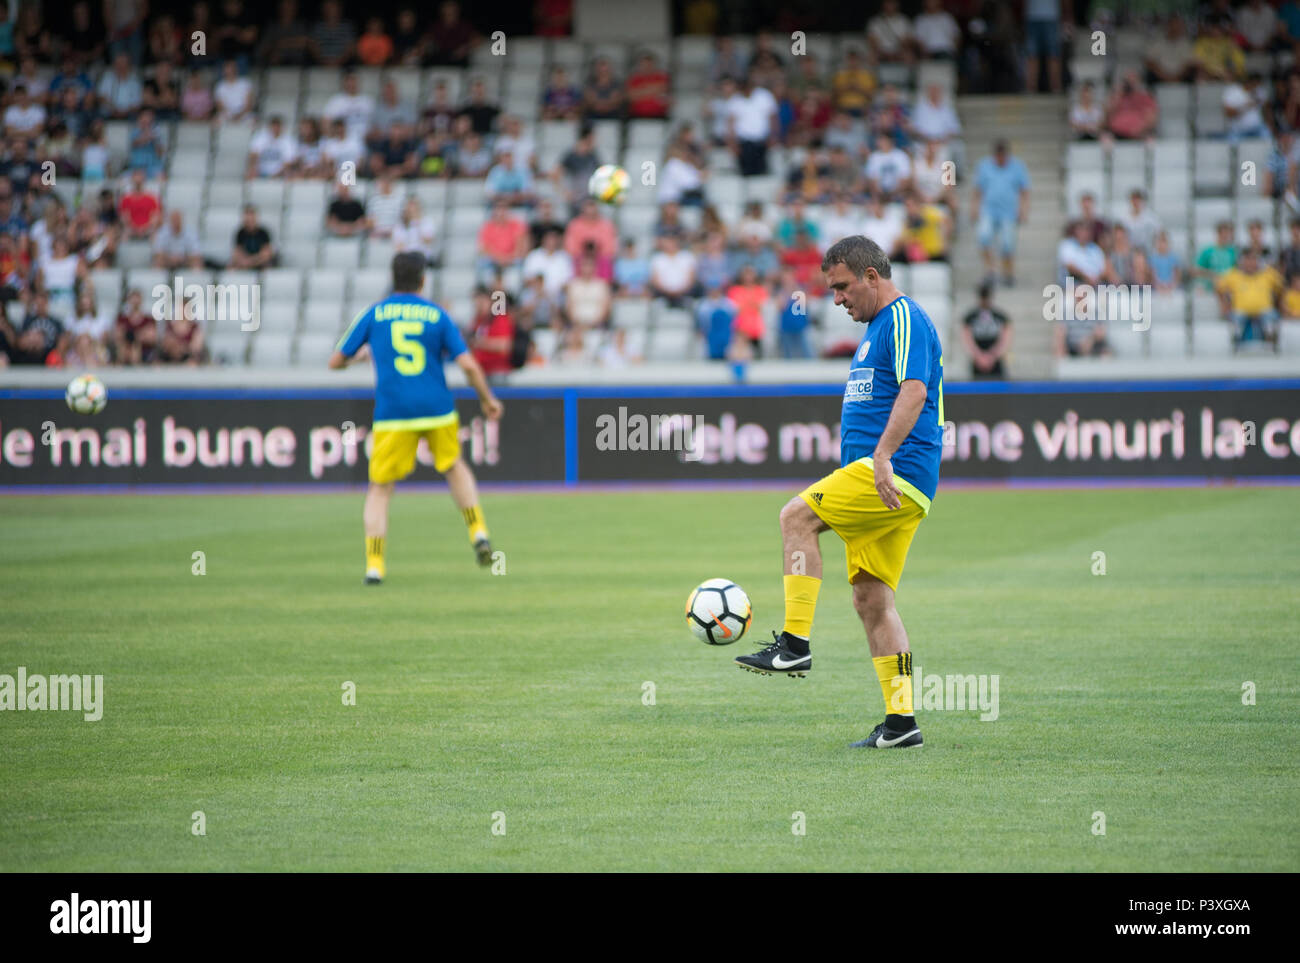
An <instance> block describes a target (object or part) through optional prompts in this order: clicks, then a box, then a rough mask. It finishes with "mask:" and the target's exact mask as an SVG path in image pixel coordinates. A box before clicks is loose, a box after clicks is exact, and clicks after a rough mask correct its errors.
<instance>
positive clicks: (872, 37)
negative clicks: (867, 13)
mask: <svg viewBox="0 0 1300 963" xmlns="http://www.w3.org/2000/svg"><path fill="white" fill-rule="evenodd" d="M867 40H868V41H869V42H870V44H871V49H872V50H873V51H874V52H875V55H876V59H877V60H881V61H888V62H891V63H898V62H903V63H910V62H911V60H912V43H913V34H912V21H910V20H908V19H907V17H906V16H905V15H904V14H902V13H900V12H899V10H898V0H885V2H884V3H883V4H882V5H881V8H880V13H878V14H876V15H875V16H874V17H872V18H871V19H870V20H869V21H867Z"/></svg>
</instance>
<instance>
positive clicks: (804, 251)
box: [781, 230, 822, 289]
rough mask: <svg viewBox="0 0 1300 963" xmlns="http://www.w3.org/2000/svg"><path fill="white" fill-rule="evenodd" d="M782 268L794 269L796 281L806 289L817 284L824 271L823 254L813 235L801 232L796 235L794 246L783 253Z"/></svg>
mask: <svg viewBox="0 0 1300 963" xmlns="http://www.w3.org/2000/svg"><path fill="white" fill-rule="evenodd" d="M781 266H782V267H788V268H790V269H792V270H793V271H794V278H795V281H796V282H797V283H798V284H799V286H800V287H802V288H804V289H807V288H808V287H809V286H810V285H813V284H815V283H816V279H817V275H819V274H820V273H821V270H822V253H821V251H819V250H818V249H817V242H816V241H814V240H813V239H812V235H811V234H809V233H808V232H807V231H805V230H800V231H799V232H798V233H797V234H796V235H795V242H794V244H792V245H791V246H790V247H788V248H786V249H785V250H784V251H782V252H781Z"/></svg>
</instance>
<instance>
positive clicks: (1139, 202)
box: [1119, 188, 1164, 254]
mask: <svg viewBox="0 0 1300 963" xmlns="http://www.w3.org/2000/svg"><path fill="white" fill-rule="evenodd" d="M1119 222H1120V223H1121V224H1123V225H1124V228H1125V230H1127V231H1128V236H1129V239H1130V240H1131V241H1132V242H1133V246H1134V247H1135V248H1138V249H1140V250H1143V251H1146V252H1147V253H1148V254H1150V253H1151V251H1153V250H1154V246H1155V243H1156V235H1157V234H1159V233H1160V232H1161V231H1162V230H1163V229H1164V225H1163V224H1161V223H1160V216H1159V215H1158V214H1156V212H1155V211H1153V210H1151V208H1149V207H1147V195H1146V192H1145V191H1142V190H1140V189H1136V188H1135V189H1134V190H1133V191H1132V192H1130V193H1129V196H1128V212H1127V213H1125V215H1124V216H1123V217H1121V218H1120V219H1119Z"/></svg>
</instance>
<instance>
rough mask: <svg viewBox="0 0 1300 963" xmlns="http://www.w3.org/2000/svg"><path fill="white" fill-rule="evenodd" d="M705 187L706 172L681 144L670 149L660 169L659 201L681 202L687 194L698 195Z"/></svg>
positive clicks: (667, 202)
mask: <svg viewBox="0 0 1300 963" xmlns="http://www.w3.org/2000/svg"><path fill="white" fill-rule="evenodd" d="M703 188H704V173H703V172H702V171H701V170H700V169H699V168H698V167H696V166H695V164H694V163H692V159H691V157H690V155H689V153H687V152H686V151H685V150H683V149H682V148H681V147H680V146H679V145H676V144H674V145H673V146H672V147H670V148H669V149H668V159H667V160H665V161H664V165H663V167H662V168H661V169H660V171H659V203H660V204H661V205H662V204H680V203H681V202H682V198H683V197H685V196H686V195H688V194H689V195H691V196H692V197H698V196H699V194H700V192H701V191H702V190H703Z"/></svg>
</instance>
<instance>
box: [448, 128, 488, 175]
mask: <svg viewBox="0 0 1300 963" xmlns="http://www.w3.org/2000/svg"><path fill="white" fill-rule="evenodd" d="M452 156H453V158H454V166H455V170H456V176H457V177H486V176H487V172H488V171H489V170H491V169H492V151H491V150H490V149H489V148H488V145H487V144H486V143H485V142H484V140H483V138H482V137H480V136H479V135H478V134H476V133H474V132H473V131H470V132H469V133H468V134H466V135H465V138H464V139H463V140H462V141H460V143H459V144H457V145H456V150H455V153H454V154H453V155H452Z"/></svg>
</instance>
